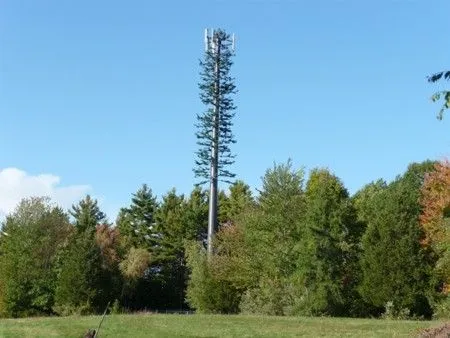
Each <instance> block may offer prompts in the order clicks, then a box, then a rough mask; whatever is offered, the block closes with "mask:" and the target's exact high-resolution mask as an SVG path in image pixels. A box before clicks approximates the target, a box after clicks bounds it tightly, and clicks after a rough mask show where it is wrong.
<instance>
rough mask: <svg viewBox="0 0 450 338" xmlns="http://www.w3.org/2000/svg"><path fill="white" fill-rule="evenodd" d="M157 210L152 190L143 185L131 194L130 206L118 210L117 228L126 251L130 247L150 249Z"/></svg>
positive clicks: (153, 240)
mask: <svg viewBox="0 0 450 338" xmlns="http://www.w3.org/2000/svg"><path fill="white" fill-rule="evenodd" d="M157 209H158V203H157V202H156V197H155V196H153V193H152V190H151V189H150V188H149V187H148V186H147V185H146V184H143V185H142V187H141V188H140V189H139V190H138V191H137V192H136V193H134V194H133V196H132V198H131V205H130V206H129V207H128V208H122V209H121V210H120V212H119V216H118V219H117V227H118V228H119V230H120V234H121V236H122V237H123V238H124V241H125V242H126V246H127V249H129V248H130V247H135V248H146V249H148V250H150V249H151V247H152V246H153V245H154V243H155V240H156V237H157V234H156V231H155V212H156V211H157Z"/></svg>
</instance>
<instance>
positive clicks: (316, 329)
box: [0, 314, 441, 338]
mask: <svg viewBox="0 0 450 338" xmlns="http://www.w3.org/2000/svg"><path fill="white" fill-rule="evenodd" d="M99 320H100V317H97V316H87V317H65V318H57V317H55V318H30V319H0V337H2V338H3V337H5V338H10V337H21V338H22V337H82V335H83V334H84V333H85V332H86V330H87V329H88V328H96V327H97V325H98V323H99ZM440 324H441V323H440V322H426V321H389V320H376V319H349V318H302V317H300V318H296V317H265V316H243V315H237V316H221V315H162V314H139V315H111V316H107V317H106V318H105V320H104V322H103V324H102V328H101V330H100V334H99V337H299V336H300V337H301V336H304V337H320V336H321V337H414V336H417V335H418V333H419V332H420V330H421V329H424V328H427V327H431V326H438V325H440Z"/></svg>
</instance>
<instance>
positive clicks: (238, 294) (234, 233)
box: [0, 160, 450, 319]
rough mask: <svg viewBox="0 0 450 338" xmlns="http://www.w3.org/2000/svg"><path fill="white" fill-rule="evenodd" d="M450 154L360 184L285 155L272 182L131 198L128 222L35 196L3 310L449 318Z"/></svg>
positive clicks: (13, 247) (9, 225) (21, 217)
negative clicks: (352, 185) (214, 196)
mask: <svg viewBox="0 0 450 338" xmlns="http://www.w3.org/2000/svg"><path fill="white" fill-rule="evenodd" d="M449 185H450V163H449V162H446V161H441V162H436V161H424V162H422V163H411V164H410V165H409V166H408V168H406V170H405V172H404V173H402V174H401V175H398V176H397V178H396V179H395V180H393V181H392V182H386V181H384V180H382V179H378V180H374V181H373V182H370V183H368V184H367V185H365V186H364V187H362V188H361V189H360V190H359V191H357V192H356V193H355V194H353V195H350V194H349V192H348V191H347V189H346V188H345V186H344V185H343V183H342V181H341V180H340V179H339V178H338V177H336V176H335V175H334V174H333V172H332V171H330V170H329V169H326V168H317V169H314V170H311V171H310V172H308V173H306V172H305V171H304V170H303V169H301V168H300V169H298V168H294V167H293V166H292V162H291V161H289V160H288V161H286V163H281V164H274V165H273V166H272V167H270V168H269V169H267V171H266V172H265V173H264V175H263V177H262V182H261V188H260V189H259V190H258V193H257V194H256V195H255V194H252V189H251V188H250V187H249V186H248V185H247V184H246V183H245V182H242V181H239V180H238V181H236V182H235V183H233V184H232V185H230V188H229V189H228V190H227V191H220V193H219V214H218V218H219V222H220V228H219V231H218V232H217V235H216V236H215V238H214V253H213V255H211V256H210V257H208V256H207V254H206V248H205V241H206V233H207V222H208V192H207V191H206V190H203V189H201V188H198V187H196V188H194V189H193V190H192V192H191V193H190V194H189V195H186V196H185V195H183V194H178V193H177V191H176V190H175V189H172V190H169V191H168V192H167V193H166V194H165V195H164V196H161V197H160V198H158V197H157V196H154V194H153V193H152V190H151V188H150V187H149V186H147V185H145V184H144V185H142V187H140V188H139V189H138V190H137V191H136V192H135V193H133V194H132V195H131V200H130V204H129V206H125V207H123V208H122V209H121V210H120V213H119V215H118V217H117V220H116V222H115V224H112V223H110V222H108V221H107V217H106V215H105V214H104V213H103V212H102V211H101V210H100V208H99V206H98V203H97V201H96V200H95V199H93V198H91V197H90V196H86V197H85V198H84V199H82V200H81V201H79V203H77V204H75V205H73V207H72V208H71V210H68V211H66V210H63V209H62V208H60V207H59V206H57V205H55V204H53V203H52V201H50V200H49V199H48V198H46V197H34V198H26V199H23V200H22V201H21V202H20V204H19V205H18V206H17V207H16V209H15V211H14V212H12V213H11V214H9V215H8V216H7V217H6V219H5V221H4V222H3V224H2V236H0V271H1V272H2V273H1V274H0V314H1V316H3V317H24V316H37V315H68V314H90V313H101V312H102V311H103V310H104V309H105V307H106V306H107V304H108V303H110V305H111V309H112V311H115V312H133V311H138V310H149V311H157V310H160V311H163V310H168V309H172V310H180V309H183V310H187V309H192V310H196V311H197V312H202V313H255V314H271V315H302V316H350V317H388V318H417V319H428V318H443V317H448V316H449V314H450V298H449V296H448V292H449V285H450V255H449V253H450V250H449V243H450V238H449V236H450V232H449V224H450V189H448V187H449Z"/></svg>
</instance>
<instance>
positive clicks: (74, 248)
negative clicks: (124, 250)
mask: <svg viewBox="0 0 450 338" xmlns="http://www.w3.org/2000/svg"><path fill="white" fill-rule="evenodd" d="M71 214H72V216H73V217H74V218H75V220H74V225H75V228H76V230H77V231H76V233H75V234H74V235H73V236H72V237H71V238H70V241H69V243H68V244H67V246H66V247H65V248H64V250H63V251H62V253H61V255H60V257H59V261H58V266H57V271H58V278H57V285H56V295H55V300H56V302H55V307H54V309H55V311H56V312H58V313H60V314H71V313H91V312H99V311H101V310H103V309H104V306H105V305H106V303H107V302H108V301H111V300H113V299H111V298H113V297H115V294H116V293H117V290H118V287H119V286H118V284H119V281H118V280H117V276H118V266H117V263H118V262H117V258H115V256H116V254H115V253H113V252H112V251H111V250H112V249H113V247H114V245H113V243H114V242H117V240H116V239H113V238H112V237H114V231H110V230H109V225H108V224H104V222H106V216H105V214H104V213H103V212H102V211H101V210H100V208H99V207H98V203H97V200H95V199H92V198H91V197H90V196H89V195H88V196H86V197H85V198H84V199H83V200H81V201H80V202H79V203H78V204H77V205H74V206H73V207H72V211H71ZM105 235H106V237H109V239H106V238H105Z"/></svg>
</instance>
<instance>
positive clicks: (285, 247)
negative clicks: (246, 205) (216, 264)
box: [238, 161, 305, 315]
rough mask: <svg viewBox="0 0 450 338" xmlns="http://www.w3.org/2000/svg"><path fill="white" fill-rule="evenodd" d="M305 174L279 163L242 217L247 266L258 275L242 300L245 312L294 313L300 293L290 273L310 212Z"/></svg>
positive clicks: (250, 283) (268, 174) (264, 179)
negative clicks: (303, 222) (295, 295)
mask: <svg viewBox="0 0 450 338" xmlns="http://www.w3.org/2000/svg"><path fill="white" fill-rule="evenodd" d="M303 176H304V174H303V171H302V170H294V169H293V168H292V163H291V162H290V161H289V162H288V163H286V164H281V165H274V167H273V168H272V169H269V170H267V171H266V174H265V176H264V177H263V187H262V190H261V191H260V195H259V197H258V200H257V204H258V206H257V207H256V208H255V209H253V210H250V211H248V212H247V213H245V217H242V219H241V221H240V222H238V226H241V227H242V229H243V231H244V238H245V242H244V243H245V245H246V246H247V248H248V252H250V256H249V258H248V265H246V266H248V268H246V269H250V270H251V271H252V275H253V278H251V279H249V280H248V282H249V285H248V286H247V289H246V290H245V293H244V295H243V296H242V301H241V304H240V307H241V309H242V310H243V311H244V312H257V313H264V314H272V315H283V314H290V313H291V310H292V306H293V304H294V303H293V299H292V297H293V293H295V292H296V291H295V290H292V288H291V285H292V280H291V278H292V275H293V274H294V273H295V271H296V264H295V263H296V259H297V255H298V251H297V249H296V246H297V244H298V243H299V241H300V239H301V237H302V228H301V226H300V225H301V220H302V217H303V214H304V212H305V196H304V191H303V180H304V179H303ZM240 288H241V289H242V286H240Z"/></svg>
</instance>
